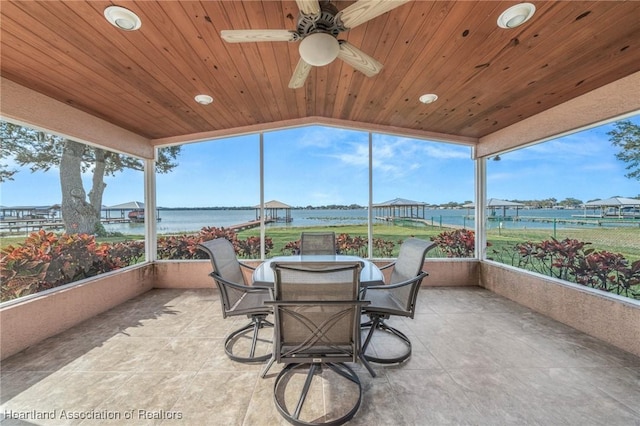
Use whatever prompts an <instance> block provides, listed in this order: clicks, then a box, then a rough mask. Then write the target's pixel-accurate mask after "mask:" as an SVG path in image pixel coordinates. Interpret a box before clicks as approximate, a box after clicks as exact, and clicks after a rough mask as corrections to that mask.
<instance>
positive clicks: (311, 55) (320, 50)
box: [298, 33, 340, 67]
mask: <svg viewBox="0 0 640 426" xmlns="http://www.w3.org/2000/svg"><path fill="white" fill-rule="evenodd" d="M298 51H299V52H300V57H302V59H303V60H304V61H305V62H306V63H308V64H309V65H313V66H315V67H321V66H324V65H327V64H330V63H331V62H333V61H334V60H335V59H336V58H337V57H338V53H340V43H339V42H338V40H337V39H336V38H335V37H334V36H332V35H331V34H327V33H314V34H311V35H308V36H307V37H305V38H304V39H302V41H301V42H300V47H299V48H298Z"/></svg>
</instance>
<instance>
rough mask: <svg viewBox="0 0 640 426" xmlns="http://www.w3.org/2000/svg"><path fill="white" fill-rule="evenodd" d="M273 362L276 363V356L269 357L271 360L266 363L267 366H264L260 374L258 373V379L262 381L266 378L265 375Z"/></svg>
mask: <svg viewBox="0 0 640 426" xmlns="http://www.w3.org/2000/svg"><path fill="white" fill-rule="evenodd" d="M274 362H276V356H275V355H271V359H269V361H268V362H267V365H265V366H264V368H263V369H262V372H261V373H260V377H261V378H262V379H264V378H265V377H266V376H267V373H268V372H269V370H270V369H271V366H272V365H273V363H274Z"/></svg>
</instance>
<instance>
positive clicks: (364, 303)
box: [264, 300, 371, 306]
mask: <svg viewBox="0 0 640 426" xmlns="http://www.w3.org/2000/svg"><path fill="white" fill-rule="evenodd" d="M370 303H371V302H370V301H368V300H265V301H264V304H265V305H274V306H323V305H327V306H340V305H352V306H353V305H357V306H367V305H369V304H370Z"/></svg>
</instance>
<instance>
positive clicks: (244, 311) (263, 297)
mask: <svg viewBox="0 0 640 426" xmlns="http://www.w3.org/2000/svg"><path fill="white" fill-rule="evenodd" d="M271 299H272V297H271V293H269V292H261V293H245V294H244V295H242V296H241V297H240V299H238V301H237V302H236V304H235V305H234V306H232V310H233V311H234V312H235V313H237V314H238V315H252V314H262V313H265V312H268V313H271V310H270V309H268V308H266V309H265V304H264V302H265V301H267V300H271Z"/></svg>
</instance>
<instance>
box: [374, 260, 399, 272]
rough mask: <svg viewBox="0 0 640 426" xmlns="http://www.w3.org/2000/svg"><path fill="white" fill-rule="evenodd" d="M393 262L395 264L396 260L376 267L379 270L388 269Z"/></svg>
mask: <svg viewBox="0 0 640 426" xmlns="http://www.w3.org/2000/svg"><path fill="white" fill-rule="evenodd" d="M395 264H396V262H395V261H393V262H391V263H387V264H386V265H384V266H379V267H378V269H380V270H381V271H384V270H385V269H389V268H391V267H392V266H395Z"/></svg>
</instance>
